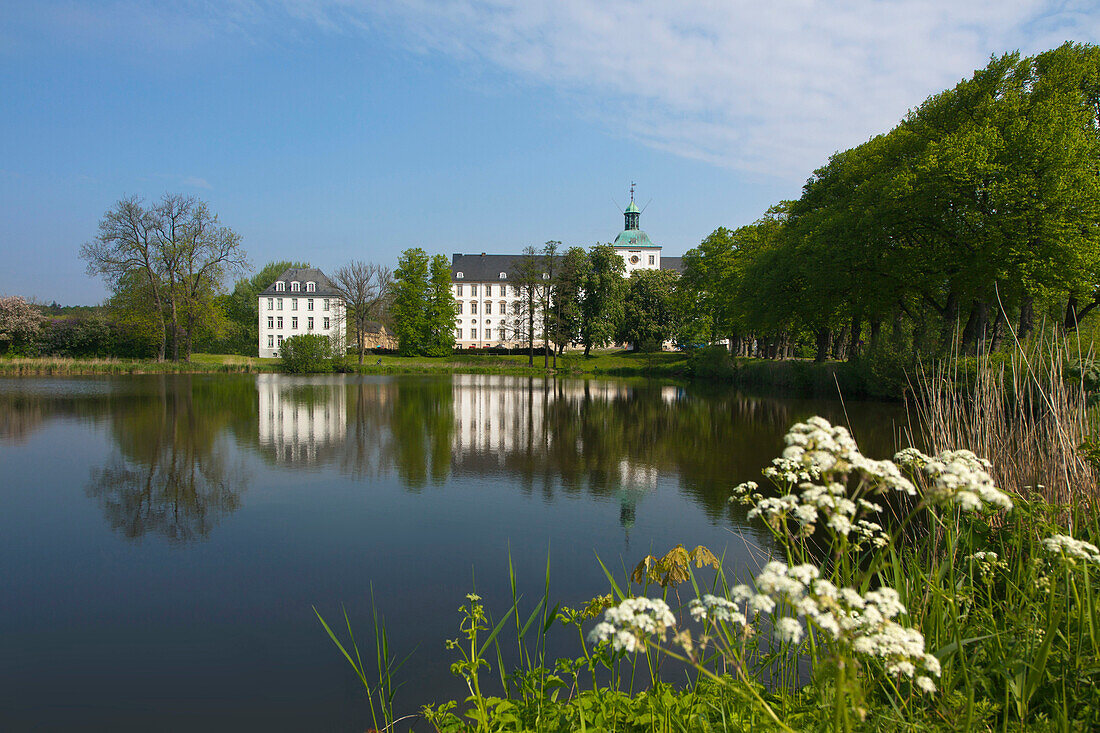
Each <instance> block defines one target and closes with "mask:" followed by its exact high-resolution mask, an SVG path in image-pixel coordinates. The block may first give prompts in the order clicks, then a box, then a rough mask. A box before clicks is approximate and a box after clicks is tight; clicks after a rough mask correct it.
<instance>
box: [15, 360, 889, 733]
mask: <svg viewBox="0 0 1100 733" xmlns="http://www.w3.org/2000/svg"><path fill="white" fill-rule="evenodd" d="M814 414H820V415H823V416H824V417H826V418H828V419H830V420H832V421H834V422H841V423H847V424H849V425H850V426H851V427H852V430H853V432H854V433H855V435H856V438H857V440H859V441H860V445H861V448H863V450H864V452H865V453H867V454H868V455H871V456H873V457H876V458H879V457H884V456H886V455H888V454H891V453H892V452H893V450H894V448H895V440H896V438H895V436H896V435H897V430H898V428H899V427H901V425H902V424H903V423H904V420H905V415H904V411H903V410H902V409H901V408H900V407H899V406H897V405H890V404H881V403H858V402H856V403H853V402H848V403H847V404H842V403H841V402H840V401H839V400H836V401H826V400H810V399H792V398H777V397H764V396H750V395H745V394H740V393H737V392H734V391H730V390H726V389H719V388H715V387H695V386H683V385H674V384H660V383H652V382H644V381H638V382H634V381H608V380H573V379H565V380H561V379H534V378H519V377H502V376H483V375H477V376H475V375H457V376H454V377H449V376H447V377H434V376H408V377H370V376H365V377H355V376H348V377H345V376H315V377H293V376H289V375H273V374H265V375H178V376H177V375H150V376H128V377H80V378H64V379H53V378H26V379H0V497H2V499H3V510H2V511H0V558H3V559H2V565H0V599H2V604H0V728H2V729H4V730H31V729H33V730H72V729H80V730H110V731H147V730H158V731H176V730H196V729H201V730H204V731H220V730H226V731H229V730H233V731H236V730H241V729H247V730H252V729H263V730H267V731H282V730H286V731H298V730H332V731H362V730H364V729H366V728H367V727H369V725H370V717H369V714H368V711H367V706H366V702H365V696H364V693H363V690H362V688H361V687H360V686H359V684H358V682H357V680H356V679H355V677H354V676H353V673H352V671H351V669H350V667H348V665H347V663H346V662H345V660H344V659H343V658H342V656H341V655H340V653H339V651H338V650H337V649H336V648H335V647H334V646H333V644H332V643H331V641H330V640H329V639H328V637H327V635H326V634H325V632H324V630H323V629H322V627H321V626H320V624H319V623H318V621H317V619H316V617H315V616H314V612H313V607H314V606H315V607H316V608H317V609H318V611H320V612H321V613H322V615H324V616H325V617H326V618H328V619H329V620H330V621H335V620H337V618H339V620H340V621H341V622H342V620H343V617H342V609H346V610H347V613H348V615H349V617H350V619H351V621H352V624H353V628H354V629H355V630H356V631H357V633H358V635H359V639H360V641H361V646H363V647H364V656H367V655H369V654H370V651H369V650H370V647H371V641H370V639H371V633H370V627H371V594H372V590H373V595H374V600H375V604H376V605H377V607H378V610H379V612H380V613H382V614H383V615H384V616H385V618H386V620H387V624H388V627H389V637H390V644H391V647H392V648H393V649H394V650H395V651H396V652H397V653H398V654H400V655H402V656H404V655H405V654H407V653H410V652H411V653H412V655H411V657H410V658H409V661H408V662H407V663H406V665H405V666H404V668H403V669H402V670H401V672H400V674H399V679H400V680H402V681H404V683H405V684H404V686H403V687H402V688H401V690H400V692H399V694H398V699H397V710H398V712H399V713H410V712H416V710H417V709H418V708H419V706H420V705H421V704H423V703H425V702H429V701H439V700H443V699H446V698H448V697H459V698H461V697H463V696H464V692H463V690H464V688H463V686H462V683H461V682H460V681H458V680H456V679H455V678H453V677H451V675H450V672H449V670H448V667H449V664H450V663H451V661H453V657H452V654H453V652H448V651H446V650H445V649H444V640H445V639H448V638H453V637H456V636H457V635H458V622H459V619H460V616H459V614H458V611H457V609H458V607H459V605H460V604H461V603H462V602H463V601H464V597H465V594H466V593H468V592H470V591H472V590H474V589H475V588H476V590H477V592H478V593H479V594H480V595H481V596H483V597H484V598H485V599H486V602H487V603H488V605H489V608H490V609H492V610H494V611H496V612H497V613H498V614H499V613H503V612H504V611H506V610H507V609H508V607H509V605H510V603H511V600H510V590H509V583H508V562H509V555H510V556H511V559H512V563H513V565H514V566H515V569H516V572H517V574H518V576H519V579H520V585H521V590H522V591H523V593H524V594H525V597H527V598H537V597H539V596H540V595H541V593H542V584H543V578H544V574H545V568H546V564H547V560H548V559H549V564H550V574H551V595H552V598H553V601H554V602H559V601H560V602H562V603H564V604H566V605H573V606H576V605H581V604H583V602H584V601H586V600H588V599H590V598H592V597H593V596H595V595H597V594H600V593H604V592H607V590H608V583H607V580H606V578H605V577H604V575H603V571H602V570H601V569H600V566H599V563H598V562H597V560H596V558H597V556H598V557H599V558H600V559H602V560H603V562H604V563H605V564H606V565H607V566H608V567H609V568H612V569H614V570H616V571H618V572H619V573H620V575H621V574H622V573H623V570H622V569H623V568H630V567H633V566H634V565H635V564H636V563H637V562H638V561H639V560H640V559H641V558H642V557H643V556H645V555H646V554H648V553H652V554H655V555H662V554H664V553H665V552H666V551H667V550H668V549H669V548H671V547H672V546H674V545H676V544H677V543H683V544H684V545H686V546H687V547H689V548H690V547H694V546H695V545H697V544H703V545H706V546H707V547H709V548H710V549H711V550H713V551H714V552H715V554H717V555H719V556H722V555H723V553H724V556H725V566H726V568H727V570H728V571H730V572H734V573H736V572H742V573H747V572H751V571H752V570H753V569H754V568H755V567H756V566H757V565H758V564H759V563H760V557H761V556H762V555H763V554H764V553H766V552H767V550H768V547H769V541H768V537H767V535H766V533H765V532H764V531H763V530H762V528H761V527H760V526H759V525H755V524H750V523H747V522H746V521H745V516H744V512H745V510H744V508H743V507H741V506H736V505H730V504H729V503H728V501H727V499H728V496H729V490H730V488H731V487H732V486H734V485H735V484H737V483H739V482H741V481H746V480H750V479H760V470H761V468H763V467H764V466H766V465H767V464H768V463H769V461H770V460H771V458H772V457H774V456H775V455H777V454H778V452H779V451H780V450H781V448H782V436H783V434H784V433H785V431H786V429H787V427H788V426H789V425H790V424H791V423H792V422H794V421H796V420H801V419H805V418H807V417H809V416H811V415H814ZM760 480H762V479H760ZM563 633H564V632H563ZM551 651H560V653H562V654H570V655H574V656H575V655H576V654H578V653H579V649H578V648H577V642H576V637H575V636H563V637H562V638H561V639H555V642H554V645H553V646H552V648H551Z"/></svg>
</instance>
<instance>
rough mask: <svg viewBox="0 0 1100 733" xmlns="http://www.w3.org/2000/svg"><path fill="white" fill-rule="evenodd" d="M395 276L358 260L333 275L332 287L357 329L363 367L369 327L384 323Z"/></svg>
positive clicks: (381, 267) (356, 334)
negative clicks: (372, 324) (380, 322)
mask: <svg viewBox="0 0 1100 733" xmlns="http://www.w3.org/2000/svg"><path fill="white" fill-rule="evenodd" d="M392 281H393V273H392V272H390V269H389V268H388V267H384V266H382V265H375V264H371V263H367V262H362V261H360V260H356V261H354V262H350V263H348V264H346V265H344V266H342V267H340V268H338V269H337V270H336V271H335V272H333V273H332V283H333V285H335V286H336V289H337V290H338V291H339V292H340V295H341V296H343V298H344V302H345V304H346V313H347V318H348V319H349V320H350V321H351V323H352V327H353V328H354V329H355V342H356V344H358V346H359V363H360V364H362V363H363V353H364V351H365V350H366V331H367V324H368V323H369V322H370V321H373V320H382V313H383V311H384V309H385V305H386V301H387V299H388V298H389V296H390V284H391V282H392Z"/></svg>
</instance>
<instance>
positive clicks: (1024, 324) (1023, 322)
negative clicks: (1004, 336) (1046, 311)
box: [1017, 295, 1035, 341]
mask: <svg viewBox="0 0 1100 733" xmlns="http://www.w3.org/2000/svg"><path fill="white" fill-rule="evenodd" d="M1034 329H1035V297H1034V296H1032V295H1025V296H1024V298H1023V300H1021V301H1020V327H1019V328H1018V329H1017V334H1018V335H1019V337H1020V340H1021V341H1024V340H1026V339H1027V337H1028V336H1030V335H1031V332H1032V331H1033V330H1034Z"/></svg>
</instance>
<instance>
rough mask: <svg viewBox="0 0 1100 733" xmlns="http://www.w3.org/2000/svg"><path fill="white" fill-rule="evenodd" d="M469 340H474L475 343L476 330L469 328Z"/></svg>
mask: <svg viewBox="0 0 1100 733" xmlns="http://www.w3.org/2000/svg"><path fill="white" fill-rule="evenodd" d="M470 338H471V339H474V340H475V341H476V340H477V329H476V328H471V329H470Z"/></svg>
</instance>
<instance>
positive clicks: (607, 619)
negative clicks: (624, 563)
mask: <svg viewBox="0 0 1100 733" xmlns="http://www.w3.org/2000/svg"><path fill="white" fill-rule="evenodd" d="M674 626H676V617H675V616H674V615H673V614H672V610H671V609H670V608H669V607H668V604H667V603H665V602H664V601H663V600H661V599H660V598H627V599H626V600H625V601H623V602H622V603H620V604H619V605H618V606H614V607H612V608H609V609H607V610H606V611H604V614H603V621H601V622H600V623H598V624H596V626H595V627H594V628H593V629H592V631H591V632H589V634H588V640H589V642H591V643H593V644H599V643H600V642H604V641H607V642H610V643H611V648H612V649H613V650H615V651H617V652H619V651H626V652H637V651H641V650H642V649H644V648H645V640H646V638H647V637H650V636H658V637H660V638H661V639H664V638H665V632H666V631H667V630H668V629H671V628H672V627H674Z"/></svg>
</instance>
